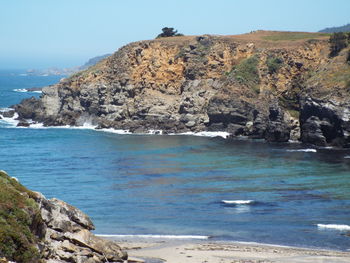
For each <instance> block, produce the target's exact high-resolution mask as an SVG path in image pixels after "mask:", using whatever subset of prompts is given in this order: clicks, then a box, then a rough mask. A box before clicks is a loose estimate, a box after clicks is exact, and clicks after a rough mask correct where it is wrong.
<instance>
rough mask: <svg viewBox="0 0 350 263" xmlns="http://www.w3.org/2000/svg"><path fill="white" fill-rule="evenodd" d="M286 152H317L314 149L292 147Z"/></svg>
mask: <svg viewBox="0 0 350 263" xmlns="http://www.w3.org/2000/svg"><path fill="white" fill-rule="evenodd" d="M287 152H306V153H315V152H317V150H316V149H293V150H287Z"/></svg>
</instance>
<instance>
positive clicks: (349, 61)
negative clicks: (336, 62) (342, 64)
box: [346, 50, 350, 65]
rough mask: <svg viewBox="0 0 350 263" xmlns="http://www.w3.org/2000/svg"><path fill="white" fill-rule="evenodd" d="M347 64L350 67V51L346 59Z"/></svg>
mask: <svg viewBox="0 0 350 263" xmlns="http://www.w3.org/2000/svg"><path fill="white" fill-rule="evenodd" d="M346 62H348V64H349V65H350V50H348V56H347V57H346Z"/></svg>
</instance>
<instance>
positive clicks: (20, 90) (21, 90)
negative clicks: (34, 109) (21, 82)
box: [13, 89, 28, 92]
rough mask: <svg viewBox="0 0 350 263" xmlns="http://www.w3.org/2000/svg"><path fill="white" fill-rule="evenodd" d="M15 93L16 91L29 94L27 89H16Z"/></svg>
mask: <svg viewBox="0 0 350 263" xmlns="http://www.w3.org/2000/svg"><path fill="white" fill-rule="evenodd" d="M13 91H16V92H28V90H26V89H14V90H13Z"/></svg>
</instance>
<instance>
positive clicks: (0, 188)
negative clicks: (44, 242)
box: [0, 171, 42, 263]
mask: <svg viewBox="0 0 350 263" xmlns="http://www.w3.org/2000/svg"><path fill="white" fill-rule="evenodd" d="M32 194H33V193H32V192H31V191H29V190H28V189H26V188H25V187H24V186H22V185H21V184H20V183H18V182H17V180H16V179H13V178H11V177H9V176H8V175H7V174H6V173H5V172H3V171H0V257H5V258H6V259H8V260H12V261H16V262H23V263H37V262H40V254H39V250H38V249H37V247H36V243H37V242H38V237H37V236H36V235H35V234H34V232H35V230H34V229H33V228H34V227H35V226H38V225H39V224H41V221H42V219H41V215H40V211H39V208H38V205H37V203H36V202H35V201H34V199H32Z"/></svg>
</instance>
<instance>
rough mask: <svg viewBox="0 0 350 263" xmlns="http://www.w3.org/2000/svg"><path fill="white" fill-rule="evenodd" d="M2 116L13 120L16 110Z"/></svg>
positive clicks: (5, 112) (3, 113) (6, 112)
mask: <svg viewBox="0 0 350 263" xmlns="http://www.w3.org/2000/svg"><path fill="white" fill-rule="evenodd" d="M1 114H2V116H3V117H5V118H13V116H14V115H15V110H9V111H4V112H1Z"/></svg>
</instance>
